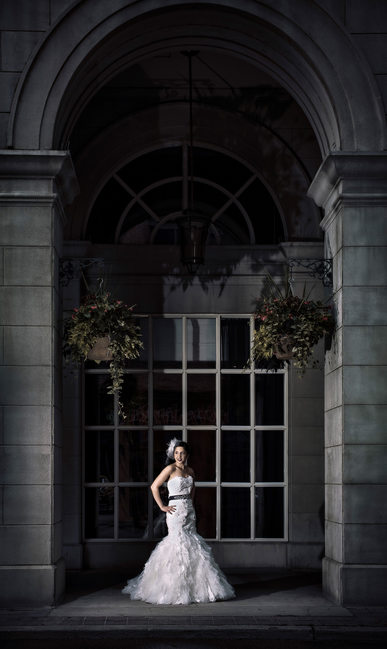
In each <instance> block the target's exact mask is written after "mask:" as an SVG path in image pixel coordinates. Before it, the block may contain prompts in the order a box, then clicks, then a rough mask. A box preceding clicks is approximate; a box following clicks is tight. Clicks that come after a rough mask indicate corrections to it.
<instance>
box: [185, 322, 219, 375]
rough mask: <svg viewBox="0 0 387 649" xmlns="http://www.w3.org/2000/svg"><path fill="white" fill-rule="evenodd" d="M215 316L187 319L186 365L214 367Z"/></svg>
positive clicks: (191, 366) (189, 366)
mask: <svg viewBox="0 0 387 649" xmlns="http://www.w3.org/2000/svg"><path fill="white" fill-rule="evenodd" d="M215 341H216V321H215V318H188V319H187V367H188V368H201V367H205V368H214V367H215V365H216V344H215Z"/></svg>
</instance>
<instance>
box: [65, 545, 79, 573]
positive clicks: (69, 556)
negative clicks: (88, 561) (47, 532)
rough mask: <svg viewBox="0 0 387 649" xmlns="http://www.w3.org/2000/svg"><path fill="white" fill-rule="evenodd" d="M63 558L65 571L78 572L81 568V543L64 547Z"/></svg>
mask: <svg viewBox="0 0 387 649" xmlns="http://www.w3.org/2000/svg"><path fill="white" fill-rule="evenodd" d="M63 558H64V560H65V563H66V568H67V570H80V569H81V568H82V567H83V545H82V543H73V544H66V545H64V546H63Z"/></svg>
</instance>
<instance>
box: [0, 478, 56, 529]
mask: <svg viewBox="0 0 387 649" xmlns="http://www.w3.org/2000/svg"><path fill="white" fill-rule="evenodd" d="M50 522H51V486H50V485H31V484H29V485H12V486H11V485H6V486H5V487H4V524H5V525H49V524H50Z"/></svg>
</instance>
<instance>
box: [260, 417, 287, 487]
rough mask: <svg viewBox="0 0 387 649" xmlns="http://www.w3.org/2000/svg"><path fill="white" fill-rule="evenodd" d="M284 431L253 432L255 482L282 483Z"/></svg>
mask: <svg viewBox="0 0 387 649" xmlns="http://www.w3.org/2000/svg"><path fill="white" fill-rule="evenodd" d="M283 480H284V431H283V430H256V431H255V482H283Z"/></svg>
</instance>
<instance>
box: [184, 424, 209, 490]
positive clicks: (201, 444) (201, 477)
mask: <svg viewBox="0 0 387 649" xmlns="http://www.w3.org/2000/svg"><path fill="white" fill-rule="evenodd" d="M188 443H189V445H190V447H191V456H190V459H189V463H191V462H192V466H193V467H194V469H195V476H196V480H197V481H198V482H213V481H215V479H216V431H215V430H189V431H188Z"/></svg>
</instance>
